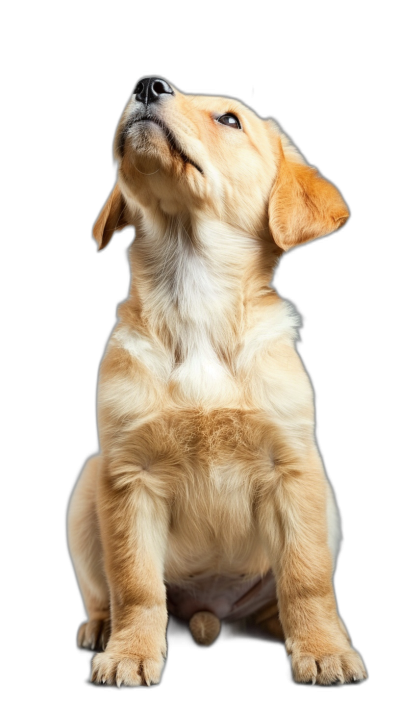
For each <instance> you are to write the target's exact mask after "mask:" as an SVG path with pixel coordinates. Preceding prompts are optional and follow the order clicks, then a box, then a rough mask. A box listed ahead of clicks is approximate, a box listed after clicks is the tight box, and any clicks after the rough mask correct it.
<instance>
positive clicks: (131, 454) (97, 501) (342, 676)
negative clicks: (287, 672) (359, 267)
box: [69, 89, 366, 685]
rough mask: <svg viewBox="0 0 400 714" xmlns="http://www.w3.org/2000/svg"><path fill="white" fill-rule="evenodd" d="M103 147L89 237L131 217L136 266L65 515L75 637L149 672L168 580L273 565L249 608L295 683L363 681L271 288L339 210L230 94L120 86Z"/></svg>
mask: <svg viewBox="0 0 400 714" xmlns="http://www.w3.org/2000/svg"><path fill="white" fill-rule="evenodd" d="M143 112H147V113H148V114H150V120H148V119H149V117H147V116H146V121H134V120H135V119H138V118H139V119H140V116H141V114H143ZM227 113H232V114H234V115H236V116H237V117H238V118H239V119H240V123H241V127H242V128H239V129H237V128H232V127H230V126H226V125H224V124H221V123H220V122H219V118H220V117H221V115H225V114H227ZM151 117H153V118H155V120H154V121H151ZM160 122H162V125H161V123H160ZM115 154H116V157H117V160H118V165H119V170H118V180H117V183H116V185H115V187H114V189H113V191H112V193H111V195H110V197H109V198H108V200H107V202H106V204H105V206H104V208H103V210H102V211H101V213H100V216H99V218H98V220H97V222H96V224H95V226H94V236H95V238H96V240H97V242H98V245H99V248H103V247H104V246H105V245H106V244H107V243H108V242H109V240H110V239H111V237H112V235H113V233H114V231H115V230H118V229H120V228H122V227H124V226H125V225H134V226H135V228H136V237H135V240H134V242H133V244H132V247H131V249H130V261H131V270H132V275H133V280H132V284H131V288H130V294H129V297H128V299H127V301H126V302H125V303H124V304H123V305H122V306H121V307H120V309H119V321H118V323H117V325H116V327H115V329H114V331H113V333H112V335H111V338H110V341H109V344H108V347H107V350H106V354H105V357H104V359H103V362H102V365H101V370H100V379H99V390H98V420H99V437H100V454H99V455H98V456H95V457H94V458H92V459H90V460H89V462H88V463H87V464H86V467H85V469H84V471H83V473H82V475H81V477H80V480H79V482H78V484H77V486H76V489H75V491H74V494H73V497H72V501H71V507H70V512H69V542H70V548H71V553H72V557H73V560H74V565H75V569H76V573H77V577H78V580H79V584H80V587H81V591H82V595H83V597H84V600H85V605H86V608H87V612H88V618H89V619H88V622H87V623H85V624H84V625H82V626H81V628H80V630H79V633H78V641H79V644H80V645H81V646H86V647H92V648H93V649H95V648H100V649H104V648H105V651H104V652H102V653H99V654H97V655H96V656H95V657H94V659H93V669H92V678H93V681H95V682H107V683H117V684H118V685H120V684H125V685H136V684H140V683H147V684H150V683H155V682H158V681H159V679H160V674H161V671H162V667H163V661H164V657H165V653H166V640H165V631H166V625H167V606H166V585H168V584H171V585H175V586H179V587H180V588H184V587H186V586H187V583H188V582H190V578H196V577H198V576H199V574H200V575H201V576H203V575H204V574H207V575H208V576H209V577H211V578H212V577H214V576H215V577H216V576H220V575H223V576H224V577H225V576H226V577H231V578H232V579H233V581H235V579H238V578H240V577H244V578H245V580H247V581H250V580H251V579H252V578H255V577H257V576H258V577H261V578H264V577H265V576H266V575H267V574H268V573H269V572H271V568H272V571H273V573H274V577H275V580H276V596H277V599H278V604H277V600H276V596H274V597H272V598H270V599H269V601H268V602H265V603H264V606H263V607H262V608H258V612H257V613H255V619H256V620H257V621H259V622H266V623H267V626H269V629H270V631H272V632H274V633H275V634H277V635H278V636H279V635H280V634H281V633H282V628H283V633H284V638H285V641H286V648H287V651H288V652H289V653H290V654H291V656H292V668H293V674H294V678H295V680H296V681H298V682H310V681H312V682H318V683H320V684H331V683H334V682H336V681H340V682H349V681H352V680H360V679H363V678H364V677H366V673H365V669H364V666H363V663H362V660H361V659H360V657H359V655H358V654H357V653H356V652H355V651H354V650H353V649H352V647H351V645H350V641H349V638H348V635H347V633H346V630H345V628H344V626H343V624H342V622H341V621H340V619H339V617H338V614H337V610H336V603H335V596H334V592H333V586H332V574H333V567H334V560H335V556H336V551H337V542H338V536H337V533H338V530H337V514H336V510H335V505H334V500H333V497H332V494H331V490H330V488H329V485H328V482H327V480H326V477H325V474H324V470H323V466H322V463H321V459H320V457H319V454H318V450H317V447H316V443H315V437H314V408H313V395H312V389H311V386H310V383H309V380H308V377H307V375H306V373H305V370H304V368H303V365H302V363H301V360H300V359H299V357H298V355H297V352H296V349H295V346H294V343H295V339H296V326H297V323H296V316H295V315H294V314H293V311H292V309H291V308H290V307H289V306H288V304H287V303H285V302H284V301H283V300H281V299H280V298H279V297H278V295H277V294H276V293H275V292H274V290H273V289H272V288H271V287H270V282H271V278H272V274H273V270H274V267H275V266H276V263H277V261H278V259H279V257H280V256H281V254H282V252H283V251H284V250H288V249H289V248H291V247H292V246H294V245H297V244H298V243H301V242H304V241H308V240H311V239H313V238H318V237H319V236H322V235H324V234H327V233H330V232H331V231H333V230H335V229H336V228H339V227H340V226H341V225H342V224H343V223H344V222H345V221H346V219H347V217H348V215H349V214H348V209H347V207H346V205H345V203H344V201H343V199H342V197H341V196H340V194H339V192H338V191H337V189H336V188H335V187H334V186H333V185H332V184H330V183H329V182H328V181H326V180H325V179H324V178H322V177H321V176H320V175H319V174H318V172H317V171H316V170H315V169H314V168H311V167H310V166H308V165H307V164H306V163H305V162H304V160H303V158H302V157H301V155H300V154H299V153H298V151H297V150H296V149H295V148H294V147H293V146H292V145H291V143H290V142H289V140H288V139H287V138H286V137H285V136H284V134H283V133H282V132H281V130H280V129H279V127H278V126H277V125H276V124H275V123H274V122H272V121H264V120H261V119H260V118H259V117H257V116H256V115H255V114H254V113H253V112H252V111H250V110H249V109H248V108H247V107H245V106H244V105H242V104H241V103H240V102H238V101H236V100H232V99H227V98H217V97H205V96H191V95H184V94H182V93H179V92H178V91H177V90H175V89H174V94H173V95H166V96H165V97H162V99H161V100H160V101H158V102H156V104H152V105H149V107H144V105H143V104H142V103H140V102H138V101H137V100H136V99H135V95H133V97H132V99H131V100H130V101H129V103H128V105H127V107H126V109H125V111H124V113H123V115H122V118H121V121H120V124H119V127H118V129H117V133H116V139H115ZM210 609H211V608H210ZM278 612H279V616H278ZM190 626H191V630H192V633H193V635H194V637H195V638H196V639H197V641H199V642H203V643H209V642H211V641H212V640H213V639H214V638H215V637H216V636H217V634H218V632H219V622H218V618H216V617H215V615H212V614H211V613H210V612H207V611H206V612H204V613H202V612H199V613H197V614H196V615H194V616H193V617H192V619H191V625H190ZM107 642H108V643H107Z"/></svg>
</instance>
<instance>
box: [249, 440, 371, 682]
mask: <svg viewBox="0 0 400 714" xmlns="http://www.w3.org/2000/svg"><path fill="white" fill-rule="evenodd" d="M327 489H328V486H327V483H326V479H325V475H324V472H323V468H322V464H321V462H320V459H319V457H318V454H317V453H316V451H315V449H314V448H310V449H309V452H308V453H307V454H303V456H302V457H299V456H298V455H294V454H293V453H292V454H290V451H289V449H287V450H286V453H284V456H283V457H282V458H281V459H278V458H277V459H276V460H275V468H274V478H273V482H272V484H271V488H270V489H268V495H267V494H266V496H265V498H264V499H263V504H262V507H261V511H260V519H261V524H262V528H263V532H264V534H265V535H266V537H267V542H268V550H269V553H270V556H271V560H272V564H273V570H274V573H275V577H276V581H277V593H278V600H279V614H280V620H281V622H282V626H283V630H284V633H285V641H286V649H287V651H288V653H289V654H291V656H292V669H293V676H294V679H295V680H296V681H297V682H312V683H318V684H334V683H335V682H342V683H344V682H350V681H356V680H360V679H364V678H365V677H366V676H367V675H366V671H365V668H364V665H363V662H362V660H361V658H360V656H359V655H358V653H357V652H356V651H355V650H354V649H353V648H352V647H351V646H350V643H349V640H348V637H347V633H346V632H345V630H344V627H343V625H342V623H341V621H340V619H339V616H338V613H337V609H336V600H335V595H334V591H333V584H332V576H333V564H332V555H331V552H330V550H329V547H328V529H327V516H326V514H327V505H326V504H327Z"/></svg>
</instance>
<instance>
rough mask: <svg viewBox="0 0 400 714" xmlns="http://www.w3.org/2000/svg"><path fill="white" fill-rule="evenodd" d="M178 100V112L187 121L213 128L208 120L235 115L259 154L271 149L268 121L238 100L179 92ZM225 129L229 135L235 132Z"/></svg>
mask: <svg viewBox="0 0 400 714" xmlns="http://www.w3.org/2000/svg"><path fill="white" fill-rule="evenodd" d="M176 99H177V108H178V111H181V112H182V113H183V114H184V115H185V116H186V118H187V119H191V120H192V121H194V122H196V121H198V122H199V125H200V126H202V127H206V126H208V127H209V128H211V125H210V124H209V122H208V121H205V120H206V119H208V120H209V119H210V118H212V119H219V118H220V117H221V116H222V115H224V114H234V115H235V116H237V117H238V119H239V121H240V123H241V125H242V128H243V131H244V133H245V134H246V135H247V137H248V138H249V139H250V143H251V144H253V146H254V148H256V149H257V150H258V152H260V153H262V152H263V148H264V147H265V148H267V147H268V148H269V147H270V144H271V132H270V127H269V122H268V120H266V119H262V118H261V117H259V116H258V114H256V112H255V111H254V110H252V109H251V108H250V107H248V106H246V105H245V104H243V103H242V102H241V101H239V100H238V99H234V98H232V97H225V96H215V95H205V94H183V93H181V92H178V91H177V92H176ZM225 128H226V129H227V131H228V133H229V132H233V131H235V129H232V128H230V127H225Z"/></svg>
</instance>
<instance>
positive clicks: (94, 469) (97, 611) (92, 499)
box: [68, 456, 111, 650]
mask: <svg viewBox="0 0 400 714" xmlns="http://www.w3.org/2000/svg"><path fill="white" fill-rule="evenodd" d="M100 464H101V457H100V456H94V457H92V458H91V459H89V461H87V463H86V464H85V467H84V469H83V471H82V474H81V476H80V477H79V480H78V482H77V484H76V486H75V489H74V492H73V494H72V497H71V501H70V506H69V510H68V542H69V547H70V552H71V557H72V561H73V564H74V568H75V573H76V577H77V580H78V583H79V587H80V591H81V594H82V597H83V600H84V603H85V608H86V611H87V614H88V621H87V622H84V623H82V625H81V626H80V628H79V630H78V637H77V640H78V645H79V647H85V648H88V649H92V650H104V649H105V647H106V645H107V641H108V639H109V636H110V630H111V625H110V604H109V593H108V585H107V581H106V577H105V575H104V566H103V552H102V545H101V541H100V533H99V526H98V522H97V512H96V488H97V475H98V472H99V468H100Z"/></svg>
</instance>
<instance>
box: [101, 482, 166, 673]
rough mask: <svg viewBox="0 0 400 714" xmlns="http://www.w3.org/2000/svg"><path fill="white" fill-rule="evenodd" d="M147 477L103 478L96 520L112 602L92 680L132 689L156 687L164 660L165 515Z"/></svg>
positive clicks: (161, 502)
mask: <svg viewBox="0 0 400 714" xmlns="http://www.w3.org/2000/svg"><path fill="white" fill-rule="evenodd" d="M146 477H148V474H147V473H145V472H140V471H138V473H136V474H134V475H133V476H132V475H128V476H126V478H125V477H122V478H121V476H119V477H118V478H117V479H113V478H112V476H107V475H103V477H102V479H101V485H100V490H99V521H100V530H101V539H102V543H103V548H104V560H105V570H106V575H107V580H108V583H109V588H110V601H111V624H112V630H111V636H110V639H109V642H108V645H107V648H106V650H105V652H104V653H101V654H98V655H96V656H95V657H94V658H93V662H92V681H93V682H97V683H101V682H102V683H107V684H114V683H115V684H117V685H118V686H120V685H121V684H125V685H130V686H135V685H139V684H152V683H153V684H154V683H157V682H159V680H160V676H161V671H162V668H163V664H164V658H165V655H166V637H165V632H166V626H167V607H166V591H165V586H164V582H163V567H164V553H165V546H166V541H167V533H168V524H169V515H168V506H167V503H166V501H165V499H163V498H161V497H160V496H159V495H156V494H154V493H153V492H152V491H151V488H149V485H148V484H146Z"/></svg>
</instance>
